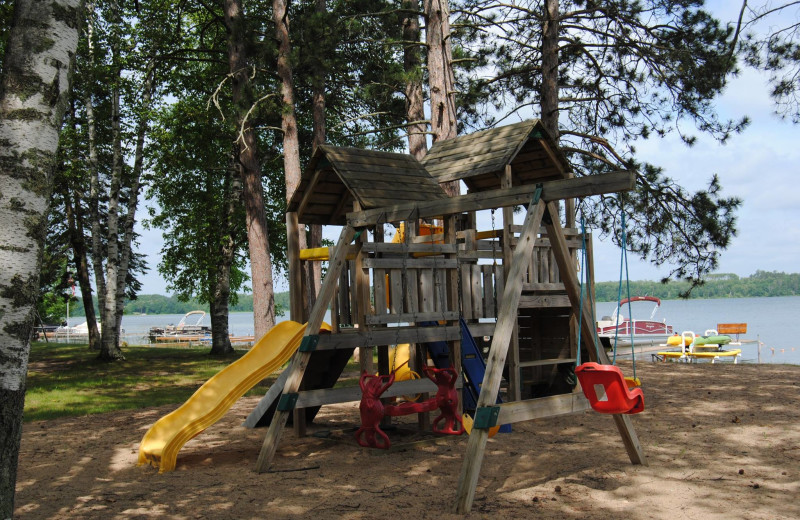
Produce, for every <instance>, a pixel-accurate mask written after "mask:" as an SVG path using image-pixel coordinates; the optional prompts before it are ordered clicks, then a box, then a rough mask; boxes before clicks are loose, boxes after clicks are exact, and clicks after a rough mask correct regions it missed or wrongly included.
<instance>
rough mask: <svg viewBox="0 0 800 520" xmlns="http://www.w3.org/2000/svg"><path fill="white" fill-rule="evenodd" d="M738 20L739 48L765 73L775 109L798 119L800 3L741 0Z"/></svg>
mask: <svg viewBox="0 0 800 520" xmlns="http://www.w3.org/2000/svg"><path fill="white" fill-rule="evenodd" d="M739 24H740V29H741V30H742V31H743V37H742V39H741V42H740V48H739V50H740V51H741V52H742V53H743V55H744V57H745V60H746V62H747V63H748V64H749V65H751V66H753V67H755V68H756V69H759V70H763V71H766V72H767V73H768V74H769V83H770V85H771V87H772V90H771V92H770V94H771V95H772V98H773V99H774V100H775V111H776V112H777V113H778V114H780V115H781V116H782V117H785V118H788V119H790V120H791V121H792V122H793V123H800V5H798V2H796V1H792V0H784V1H779V2H761V3H755V4H752V5H751V4H748V1H747V0H743V2H742V12H741V17H740V20H739Z"/></svg>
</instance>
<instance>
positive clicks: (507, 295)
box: [456, 199, 545, 514]
mask: <svg viewBox="0 0 800 520" xmlns="http://www.w3.org/2000/svg"><path fill="white" fill-rule="evenodd" d="M544 209H545V202H544V201H543V200H541V199H540V200H538V201H534V200H531V201H530V204H529V205H528V212H527V215H526V216H525V222H524V224H523V226H522V235H521V236H520V238H519V241H518V243H517V249H516V250H515V251H514V255H513V257H512V259H511V270H510V272H509V275H508V277H507V278H506V283H505V289H504V291H503V301H502V304H501V306H500V310H499V313H498V314H499V317H498V320H497V324H496V325H495V331H494V337H493V338H492V347H491V350H490V351H489V359H488V361H487V364H486V374H485V375H484V378H483V385H481V395H480V397H478V404H477V405H478V408H481V407H486V406H494V404H495V402H496V400H497V393H498V392H499V390H500V380H501V379H502V377H503V367H504V366H505V363H506V355H507V354H508V345H509V343H510V341H511V334H512V332H513V330H514V325H515V324H516V323H517V305H518V304H519V298H520V295H521V293H522V277H523V276H524V275H525V270H526V269H527V266H528V262H529V261H530V257H531V253H532V252H533V244H534V243H535V242H536V231H537V230H538V229H539V224H541V222H542V215H543V214H544ZM488 438H489V430H488V429H484V428H473V429H472V433H470V436H469V441H468V442H467V453H466V455H465V456H464V463H463V464H462V466H461V475H460V476H459V479H458V490H457V491H456V512H458V513H462V514H463V513H467V512H469V510H470V509H471V508H472V501H473V500H474V499H475V486H476V485H477V484H478V476H479V475H480V470H481V465H482V464H483V455H484V451H485V448H486V441H487V440H488Z"/></svg>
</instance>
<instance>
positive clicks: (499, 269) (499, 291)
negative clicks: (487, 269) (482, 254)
mask: <svg viewBox="0 0 800 520" xmlns="http://www.w3.org/2000/svg"><path fill="white" fill-rule="evenodd" d="M494 280H495V283H496V284H497V288H496V289H495V295H496V298H497V304H496V307H497V310H498V311H499V310H500V306H501V305H502V303H503V296H502V295H503V292H504V291H505V288H506V284H505V280H506V276H505V274H504V273H503V266H502V265H500V264H498V265H496V266H495V268H494Z"/></svg>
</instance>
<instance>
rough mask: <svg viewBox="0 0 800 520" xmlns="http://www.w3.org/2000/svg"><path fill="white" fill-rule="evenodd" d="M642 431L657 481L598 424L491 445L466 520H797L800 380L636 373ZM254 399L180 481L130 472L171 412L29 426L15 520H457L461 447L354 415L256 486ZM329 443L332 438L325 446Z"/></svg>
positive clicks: (691, 368)
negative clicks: (381, 440)
mask: <svg viewBox="0 0 800 520" xmlns="http://www.w3.org/2000/svg"><path fill="white" fill-rule="evenodd" d="M638 372H639V376H640V377H641V379H642V381H643V385H644V391H645V396H646V397H645V399H646V410H645V412H644V413H641V414H638V415H636V416H634V417H633V423H634V425H635V427H636V430H637V433H638V435H639V438H640V441H641V443H642V445H643V447H644V450H645V453H646V455H647V457H648V462H649V465H648V466H633V465H631V464H630V461H629V459H628V457H627V455H626V453H625V450H624V448H623V447H622V443H621V441H620V438H619V435H618V433H617V430H616V428H615V427H614V422H613V420H612V419H611V418H610V417H608V416H603V415H600V414H597V413H593V412H585V413H581V414H577V415H571V416H566V417H560V418H552V419H543V420H538V421H531V422H527V423H521V424H517V425H514V432H513V433H511V434H500V435H497V436H496V437H494V438H493V439H490V441H489V444H488V446H487V452H486V457H485V458H484V462H483V469H482V472H481V478H480V480H479V483H478V489H477V493H476V500H475V503H474V506H473V510H472V512H471V513H470V514H469V515H466V517H467V518H487V519H488V518H491V519H498V518H500V519H503V518H545V519H556V518H558V519H561V518H565V519H577V518H585V519H615V520H617V519H621V518H664V519H671V520H672V519H682V518H691V519H694V518H697V519H703V520H712V519H718V518H719V519H723V518H724V519H731V518H747V519H750V520H754V519H780V518H787V519H788V518H792V519H796V518H800V366H775V365H772V366H770V365H762V366H758V365H737V366H733V365H708V364H706V365H676V364H648V363H642V362H640V363H639V366H638ZM256 401H257V399H256V398H245V399H242V400H240V401H239V402H238V403H237V404H236V405H235V406H234V408H233V409H232V410H231V411H230V412H229V413H228V414H227V415H226V416H225V418H224V419H223V420H221V421H220V422H219V423H217V424H216V425H214V426H213V427H211V428H209V429H208V430H207V431H206V432H204V433H203V434H201V435H200V436H198V437H197V438H195V439H194V440H192V441H190V442H189V443H188V444H187V445H186V446H185V447H184V449H183V450H182V451H181V452H180V455H179V457H178V467H177V470H176V471H174V472H171V473H166V474H163V475H159V474H158V473H157V471H156V469H155V468H152V467H147V466H144V467H137V466H136V455H137V449H138V445H139V440H140V439H141V438H142V436H143V435H144V433H145V432H146V431H147V429H148V427H149V426H150V425H151V424H152V423H153V422H154V421H156V420H157V419H158V418H159V417H160V416H161V415H163V414H165V413H167V412H169V411H171V409H172V408H174V407H160V408H152V409H147V410H140V411H138V412H135V413H110V414H105V415H95V416H91V417H85V418H79V419H66V420H54V421H47V422H36V423H30V424H26V425H25V430H24V435H23V439H22V449H21V454H20V465H19V475H18V486H17V497H16V517H17V518H19V519H27V518H102V519H128V518H175V519H180V518H189V519H192V518H237V519H239V518H241V519H249V518H309V517H315V518H321V519H322V518H346V519H366V518H369V519H373V518H374V519H390V518H431V519H433V518H437V519H438V518H444V519H451V518H452V519H455V518H462V516H460V515H455V514H453V513H451V510H452V506H453V500H454V496H455V489H456V483H457V480H458V475H459V472H460V469H461V462H462V459H463V456H464V453H465V448H466V443H467V437H466V436H462V437H440V438H431V437H430V436H428V435H424V436H422V437H421V438H422V441H418V442H417V443H415V444H414V443H411V441H412V440H414V439H419V438H420V437H419V435H417V436H416V437H412V438H407V437H405V436H403V435H401V434H400V433H396V434H393V435H394V437H393V442H394V443H395V446H400V445H405V447H404V448H401V449H398V450H396V451H392V452H390V453H385V452H381V451H376V450H367V449H363V448H359V447H358V446H357V445H355V443H354V442H353V440H352V436H351V435H349V434H342V433H341V432H343V431H347V430H348V429H350V428H354V427H355V426H356V423H357V421H358V411H357V404H353V405H338V406H331V407H327V408H323V410H322V412H321V414H320V416H319V418H318V420H317V422H318V425H317V426H315V427H313V428H312V430H311V431H312V432H316V436H309V437H305V438H302V439H298V438H296V437H295V436H294V435H293V434H292V433H291V430H287V433H286V434H285V435H284V437H283V441H282V442H281V444H280V446H279V448H278V452H277V456H276V461H275V464H274V466H273V467H274V468H275V469H277V470H278V471H277V472H273V473H266V474H261V475H259V474H256V473H255V472H254V465H255V460H256V458H257V456H258V451H259V449H260V446H261V442H262V439H263V436H264V433H265V430H263V429H260V430H247V429H245V428H243V427H242V426H241V423H242V421H243V420H244V418H245V417H246V416H247V414H248V413H249V411H250V410H251V409H252V407H253V406H254V405H255V403H256ZM325 435H327V438H323V437H324V436H325Z"/></svg>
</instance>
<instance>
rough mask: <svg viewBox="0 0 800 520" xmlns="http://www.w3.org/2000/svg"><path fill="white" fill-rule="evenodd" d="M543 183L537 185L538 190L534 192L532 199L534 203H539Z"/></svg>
mask: <svg viewBox="0 0 800 520" xmlns="http://www.w3.org/2000/svg"><path fill="white" fill-rule="evenodd" d="M542 189H543V186H542V183H541V182H540V183H539V184H537V185H536V191H535V192H533V200H532V201H531V202H532V203H533V204H539V199H541V198H542Z"/></svg>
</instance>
